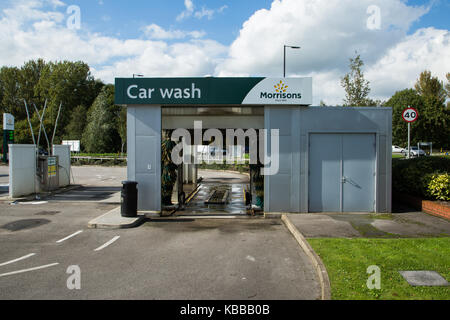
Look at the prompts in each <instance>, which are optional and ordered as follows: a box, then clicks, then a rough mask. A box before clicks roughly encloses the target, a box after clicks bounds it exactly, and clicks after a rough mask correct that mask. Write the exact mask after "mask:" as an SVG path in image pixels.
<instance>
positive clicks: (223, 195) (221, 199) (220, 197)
mask: <svg viewBox="0 0 450 320" xmlns="http://www.w3.org/2000/svg"><path fill="white" fill-rule="evenodd" d="M228 193H229V192H228V190H224V189H217V190H214V191H213V192H212V193H211V195H210V196H209V198H208V199H207V200H206V201H205V204H225V203H226V201H227V198H228Z"/></svg>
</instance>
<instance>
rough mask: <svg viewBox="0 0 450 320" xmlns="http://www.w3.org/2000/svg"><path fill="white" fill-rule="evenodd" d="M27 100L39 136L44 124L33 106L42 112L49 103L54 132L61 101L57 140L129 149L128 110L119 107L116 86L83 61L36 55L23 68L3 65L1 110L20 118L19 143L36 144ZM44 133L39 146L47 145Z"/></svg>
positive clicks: (86, 147)
mask: <svg viewBox="0 0 450 320" xmlns="http://www.w3.org/2000/svg"><path fill="white" fill-rule="evenodd" d="M25 101H26V104H27V105H28V110H29V113H30V122H31V124H32V127H33V132H34V135H35V137H37V135H38V133H39V127H40V122H39V116H38V114H37V113H36V112H35V109H34V106H36V108H37V110H38V111H39V114H42V113H43V111H44V105H46V109H45V115H44V120H43V124H44V127H45V130H46V132H47V134H48V135H49V136H50V135H51V134H52V133H53V130H54V127H55V122H56V117H57V114H58V109H59V106H60V104H61V105H62V107H61V113H60V116H59V120H58V125H57V128H56V133H55V140H54V143H55V144H60V143H61V142H62V140H81V148H82V151H85V152H97V153H107V152H120V151H125V147H126V144H125V142H126V111H125V108H123V107H120V106H116V105H114V85H111V84H104V83H103V82H102V81H100V80H98V79H95V78H94V77H93V76H92V75H91V73H90V68H89V66H88V65H87V64H86V63H84V62H82V61H76V62H71V61H60V62H45V61H44V60H43V59H37V60H30V61H28V62H26V63H25V64H24V65H23V66H21V67H8V66H4V67H2V68H1V69H0V113H1V114H3V113H10V114H12V115H13V116H14V118H15V130H14V142H15V143H20V144H31V143H32V142H33V139H32V135H31V130H30V126H29V124H28V120H27V112H26V108H25ZM0 126H3V122H1V124H0ZM1 129H3V127H1ZM42 136H43V135H41V140H40V146H39V147H40V148H42V149H47V144H46V142H45V139H42Z"/></svg>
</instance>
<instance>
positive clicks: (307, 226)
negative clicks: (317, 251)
mask: <svg viewBox="0 0 450 320" xmlns="http://www.w3.org/2000/svg"><path fill="white" fill-rule="evenodd" d="M289 219H290V220H291V221H292V223H293V224H294V225H295V226H296V228H297V229H298V230H299V231H300V232H301V233H302V234H303V235H304V236H305V237H307V238H359V237H366V238H398V237H415V238H420V237H442V236H444V237H445V236H447V237H449V236H450V221H448V220H445V219H442V218H438V217H435V216H431V215H429V214H426V213H423V212H397V213H392V214H382V215H374V214H363V213H361V214H353V213H352V214H345V213H344V214H338V213H330V214H326V213H322V214H318V213H314V214H289Z"/></svg>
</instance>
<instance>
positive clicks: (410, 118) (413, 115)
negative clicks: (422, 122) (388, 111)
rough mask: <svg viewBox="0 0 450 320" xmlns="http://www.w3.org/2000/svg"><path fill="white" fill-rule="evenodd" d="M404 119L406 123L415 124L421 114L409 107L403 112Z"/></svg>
mask: <svg viewBox="0 0 450 320" xmlns="http://www.w3.org/2000/svg"><path fill="white" fill-rule="evenodd" d="M402 117H403V120H405V121H406V122H414V121H416V120H417V118H418V117H419V113H418V112H417V110H416V109H414V108H411V107H408V108H406V109H405V110H403V113H402Z"/></svg>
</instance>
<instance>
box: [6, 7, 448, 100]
mask: <svg viewBox="0 0 450 320" xmlns="http://www.w3.org/2000/svg"><path fill="white" fill-rule="evenodd" d="M70 5H76V6H78V7H79V8H80V11H81V21H80V22H81V28H80V29H77V30H73V29H70V30H69V28H68V27H67V24H66V22H67V19H68V18H69V16H70V15H69V14H67V12H66V10H67V8H68V7H69V6H70ZM371 6H376V7H377V8H378V9H379V12H380V17H379V18H380V19H379V25H378V27H377V28H369V25H368V23H369V19H370V17H369V16H370V14H369V13H368V12H367V10H369V7H371ZM262 9H264V10H262ZM449 16H450V1H448V0H409V1H404V0H358V1H356V0H245V1H244V0H170V1H154V0H131V1H123V0H3V1H1V2H0V30H2V32H1V33H0V43H2V46H1V47H0V65H16V66H20V65H22V64H23V63H24V62H26V61H27V60H29V59H36V58H44V59H45V60H47V61H50V60H52V61H54V60H82V61H85V62H86V63H88V64H89V66H90V67H91V72H92V73H93V75H94V76H96V77H98V78H100V79H102V80H103V81H105V82H113V81H114V78H115V77H123V76H131V75H132V74H133V73H140V74H144V75H145V76H148V77H159V76H171V77H176V76H204V75H213V76H274V77H278V76H280V74H281V73H282V69H281V68H282V48H283V44H293V45H300V46H302V49H301V50H298V51H289V52H288V55H287V74H288V76H293V77H297V76H312V77H313V81H314V82H313V83H317V84H319V85H314V88H313V89H314V103H316V104H318V103H319V101H320V100H325V101H326V102H328V103H332V104H338V103H340V102H341V101H342V97H343V90H342V87H341V86H340V78H341V77H342V76H343V74H344V73H345V72H346V71H347V70H348V59H349V58H350V57H352V56H353V55H354V52H355V51H358V52H359V53H360V54H361V56H362V58H363V60H364V62H365V70H364V71H365V74H366V77H367V78H368V80H369V81H370V82H371V87H372V92H371V97H372V98H379V99H386V98H389V97H390V96H391V95H392V94H393V93H395V91H396V90H401V89H404V88H408V87H412V86H413V85H414V82H415V79H417V77H418V75H419V74H420V72H421V71H423V70H430V71H432V73H433V75H436V76H438V77H439V78H440V79H442V80H444V78H445V73H446V72H450V59H449V58H448V57H449V56H450V44H449V43H450V31H449V29H450V28H449V27H450V23H449V21H450V19H448V17H449ZM393 74H395V76H393Z"/></svg>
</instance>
